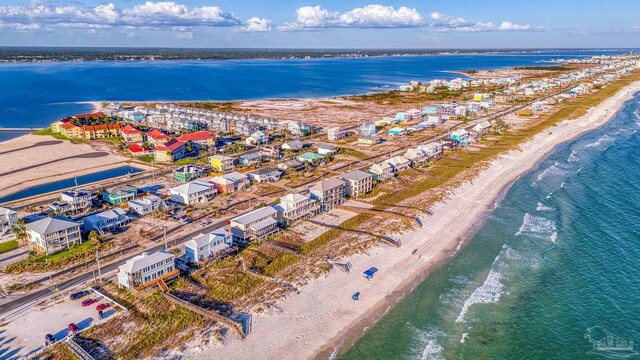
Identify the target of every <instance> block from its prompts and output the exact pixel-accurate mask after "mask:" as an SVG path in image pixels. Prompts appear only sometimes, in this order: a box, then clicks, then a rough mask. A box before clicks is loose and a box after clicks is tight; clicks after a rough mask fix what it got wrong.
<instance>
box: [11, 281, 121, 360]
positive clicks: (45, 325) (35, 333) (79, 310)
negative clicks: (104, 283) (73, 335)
mask: <svg viewBox="0 0 640 360" xmlns="http://www.w3.org/2000/svg"><path fill="white" fill-rule="evenodd" d="M69 295H70V293H66V294H61V295H59V296H58V297H57V298H54V299H51V300H50V302H51V303H50V304H45V305H43V306H36V307H34V308H32V309H30V311H28V312H25V313H24V314H23V315H21V316H19V317H17V318H15V319H12V320H11V322H9V323H7V324H5V325H3V326H2V327H0V359H21V358H23V357H25V356H28V355H30V354H34V353H36V352H38V351H40V350H42V349H43V348H44V347H45V336H46V335H47V334H52V335H53V336H54V337H55V338H56V340H57V341H60V340H63V339H64V338H65V337H66V336H67V335H68V334H69V329H68V325H69V324H70V323H74V324H76V325H77V326H78V328H79V329H80V331H83V330H85V329H87V328H89V327H91V326H93V325H95V324H98V323H101V322H104V321H108V320H109V319H111V318H113V317H114V316H115V315H116V314H117V313H118V312H119V311H120V310H122V309H121V308H119V307H118V306H117V305H114V304H113V303H112V302H111V301H109V300H108V299H105V298H103V297H102V296H100V295H98V294H97V293H96V292H94V291H92V290H90V289H89V294H88V295H86V296H84V297H82V298H80V299H77V300H70V299H69ZM87 299H94V300H96V302H95V303H93V304H91V305H88V306H82V302H83V301H84V300H87ZM100 304H109V305H110V306H109V307H108V308H106V309H105V310H103V316H104V319H99V317H98V311H97V310H96V307H97V306H98V305H100Z"/></svg>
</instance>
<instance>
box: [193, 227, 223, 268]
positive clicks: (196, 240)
mask: <svg viewBox="0 0 640 360" xmlns="http://www.w3.org/2000/svg"><path fill="white" fill-rule="evenodd" d="M232 244H233V238H232V234H231V232H229V231H226V230H225V229H224V228H220V229H217V230H214V231H212V232H210V233H207V234H204V233H200V234H198V235H196V236H194V237H193V238H191V240H189V241H187V242H186V243H185V244H184V250H185V258H186V259H187V261H188V262H192V263H194V264H199V263H201V262H202V261H205V260H212V259H218V258H220V257H222V256H224V255H226V254H229V253H230V252H231V251H232V250H233V249H235V248H234V247H233V246H232Z"/></svg>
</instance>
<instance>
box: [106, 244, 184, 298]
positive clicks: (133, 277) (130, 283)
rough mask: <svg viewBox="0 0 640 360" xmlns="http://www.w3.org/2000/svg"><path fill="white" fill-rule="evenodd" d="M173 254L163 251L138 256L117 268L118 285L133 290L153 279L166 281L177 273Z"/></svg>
mask: <svg viewBox="0 0 640 360" xmlns="http://www.w3.org/2000/svg"><path fill="white" fill-rule="evenodd" d="M174 262H175V258H174V256H173V254H171V253H168V252H166V251H164V250H160V251H156V252H153V253H152V252H146V253H143V254H140V255H138V256H136V257H134V258H132V259H131V260H129V261H127V262H126V263H124V264H123V265H120V266H119V267H118V285H119V286H120V287H124V288H127V289H135V288H136V287H138V286H142V285H145V284H147V283H149V282H151V281H153V280H155V279H167V278H170V277H173V276H176V275H177V274H178V273H179V272H178V270H176V268H175V264H174Z"/></svg>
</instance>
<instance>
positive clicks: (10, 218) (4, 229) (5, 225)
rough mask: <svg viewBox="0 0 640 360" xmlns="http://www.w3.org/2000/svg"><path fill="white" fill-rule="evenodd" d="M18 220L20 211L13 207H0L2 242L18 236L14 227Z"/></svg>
mask: <svg viewBox="0 0 640 360" xmlns="http://www.w3.org/2000/svg"><path fill="white" fill-rule="evenodd" d="M17 221H18V213H17V212H15V210H13V209H12V208H8V207H0V242H5V241H10V240H13V239H15V238H16V234H14V233H13V228H14V227H15V226H16V222H17Z"/></svg>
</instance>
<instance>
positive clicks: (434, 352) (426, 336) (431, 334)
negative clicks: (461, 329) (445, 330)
mask: <svg viewBox="0 0 640 360" xmlns="http://www.w3.org/2000/svg"><path fill="white" fill-rule="evenodd" d="M411 328H412V330H413V333H414V336H415V338H416V339H417V340H418V344H419V346H420V349H415V355H416V358H420V359H422V360H441V359H444V357H443V356H442V355H441V354H440V353H441V352H442V350H444V349H443V348H442V345H440V344H439V343H438V336H440V335H442V333H441V332H439V331H437V330H420V329H418V328H416V327H413V326H411Z"/></svg>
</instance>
